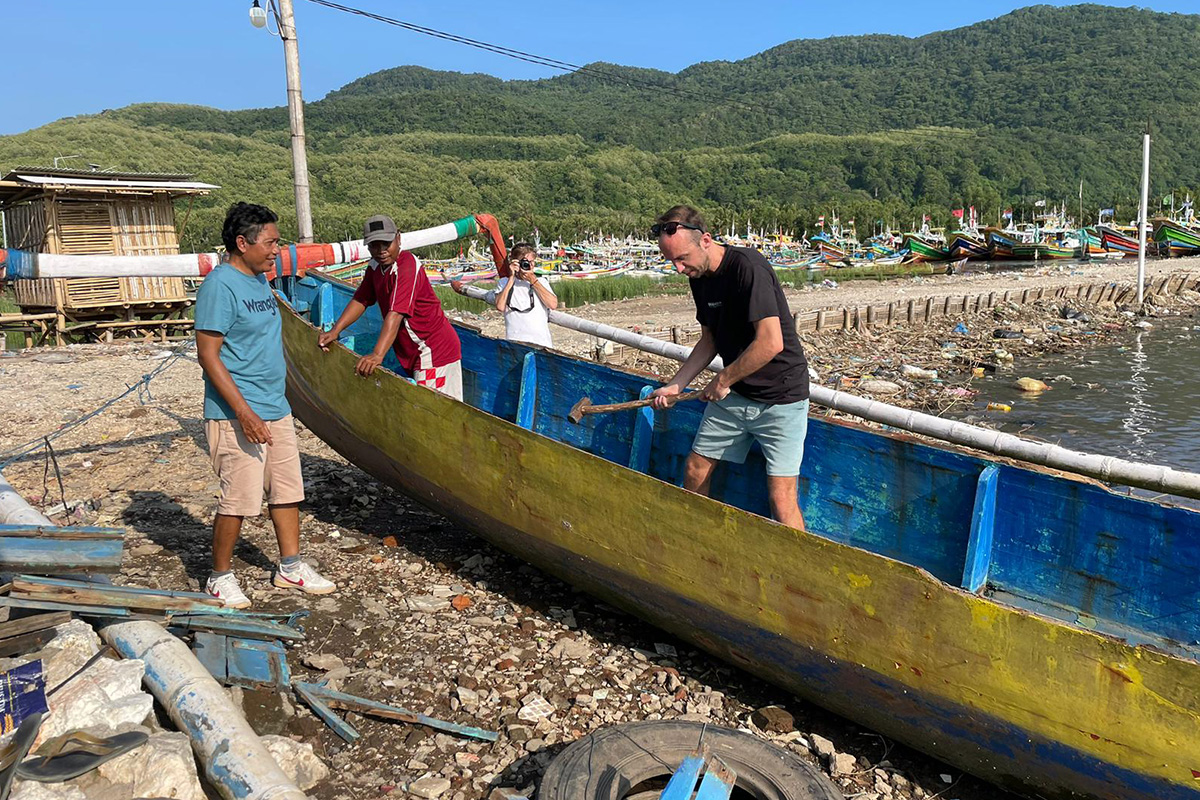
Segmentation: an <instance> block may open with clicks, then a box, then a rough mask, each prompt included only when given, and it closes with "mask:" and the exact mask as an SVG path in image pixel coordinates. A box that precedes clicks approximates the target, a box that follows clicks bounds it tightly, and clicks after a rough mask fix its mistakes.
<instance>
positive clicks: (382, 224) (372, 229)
mask: <svg viewBox="0 0 1200 800" xmlns="http://www.w3.org/2000/svg"><path fill="white" fill-rule="evenodd" d="M399 232H400V231H399V230H397V228H396V223H395V222H394V221H392V218H391V217H389V216H387V215H386V214H376V215H375V216H373V217H370V218H368V219H367V221H366V222H365V223H364V224H363V244H370V243H371V242H390V241H392V240H393V239H395V238H396V234H397V233H399Z"/></svg>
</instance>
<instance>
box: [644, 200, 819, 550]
mask: <svg viewBox="0 0 1200 800" xmlns="http://www.w3.org/2000/svg"><path fill="white" fill-rule="evenodd" d="M650 233H651V235H652V236H654V237H657V239H658V248H659V250H661V251H662V254H663V257H665V258H666V259H667V260H668V261H670V262H671V263H672V264H674V265H675V269H676V270H677V271H678V272H680V273H682V274H684V275H686V276H688V278H689V279H690V283H691V289H692V298H693V300H695V302H696V320H697V321H698V322H699V323H700V341H699V342H697V343H696V346H695V347H694V348H693V349H692V354H691V355H690V356H688V359H687V361H685V362H683V366H682V367H680V368H679V371H678V372H677V373H675V377H674V378H672V379H671V380H670V381H669V382H668V383H667V385H666V386H663V387H662V388H661V389H658V390H656V391H655V392H654V395H653V396H654V398H655V400H654V407H655V408H667V407H668V406H669V405H670V403H671V400H670V398H671V397H672V396H673V395H677V394H679V393H680V392H682V391H683V390H684V388H685V387H687V385H688V384H689V383H691V381H692V380H694V379H695V378H696V376H697V375H699V374H700V373H701V372H702V371H703V370H704V368H705V367H706V366H708V364H709V362H711V361H712V359H713V357H714V356H716V355H720V356H721V359H722V361H724V363H725V368H724V369H722V370H721V371H720V372H719V373H717V376H716V377H715V378H713V379H712V380H711V381H710V382H709V384H708V386H707V387H705V389H704V394H703V395H701V398H702V399H703V400H706V401H708V406H707V407H706V408H705V410H704V419H703V420H701V422H700V427H699V429H698V430H697V431H696V439H695V441H694V442H693V443H692V452H691V453H689V454H688V459H687V466H686V474H685V475H684V482H683V486H684V488H685V489H687V490H689V491H692V492H698V493H700V494H708V490H709V485H710V483H711V480H712V473H713V469H714V468H715V467H716V465H717V462H718V461H732V462H734V463H738V464H740V463H742V462H743V461H745V459H746V453H747V452H748V451H749V449H750V445H751V443H752V442H753V441H755V440H757V441H758V443H759V445H760V446H761V447H762V451H763V455H764V456H765V457H766V461H767V495H768V499H769V500H770V504H771V514H772V515H773V516H774V517H775V519H777V520H779V521H780V522H782V523H784V524H785V525H790V526H792V527H793V528H799V529H800V530H803V529H804V516H803V515H802V514H801V513H800V507H799V504H798V503H797V502H796V490H797V487H796V481H797V477H798V476H799V474H800V462H801V460H802V459H803V457H804V435H805V433H806V431H807V429H808V361H807V359H806V358H805V356H804V348H803V347H801V345H800V338H799V337H798V336H797V335H796V327H795V326H794V325H793V324H792V315H791V312H790V311H789V310H788V305H787V300H786V299H785V298H784V296H783V287H781V286H780V285H779V280H778V279H777V278H776V277H775V271H774V270H773V269H772V268H771V265H770V264H769V263H767V260H766V258H764V257H763V255H762V254H761V253H759V252H758V251H757V250H752V249H749V248H744V247H729V246H726V245H722V244H719V243H717V242H716V241H714V240H713V238H712V234H710V233H709V232H708V228H707V226H706V225H705V224H704V219H703V217H701V216H700V212H698V211H696V209H694V208H692V207H690V206H675V207H674V208H672V209H671V210H669V211H667V212H666V213H665V214H663V215H662V216H661V217H659V218H658V221H657V223H656V224H655V225H654V226H652V227H651V229H650Z"/></svg>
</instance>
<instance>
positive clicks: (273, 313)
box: [196, 264, 292, 420]
mask: <svg viewBox="0 0 1200 800" xmlns="http://www.w3.org/2000/svg"><path fill="white" fill-rule="evenodd" d="M196 330H198V331H212V332H214V333H220V334H222V335H223V336H224V337H225V341H224V343H223V344H222V345H221V361H222V362H223V363H224V364H225V368H226V369H227V370H229V374H230V375H232V376H233V382H234V383H235V384H236V385H237V387H238V391H240V392H241V393H242V397H244V398H246V402H247V403H249V404H250V408H251V409H252V410H253V411H254V413H255V414H258V416H260V417H262V418H263V419H264V420H275V419H283V418H284V417H286V416H287V415H288V414H290V413H292V409H291V406H289V405H288V401H287V397H285V396H284V389H285V387H286V383H287V364H286V363H285V362H284V360H283V338H282V336H281V323H280V320H279V306H278V304H277V303H276V301H275V295H274V294H272V292H271V285H270V284H269V283H267V279H266V276H264V275H256V276H254V277H251V276H249V275H246V274H245V273H243V272H239V271H238V270H237V269H235V268H234V267H232V266H230V265H229V264H220V265H219V266H217V268H216V269H214V270H213V271H212V272H210V273H208V276H207V277H206V278H205V279H204V282H203V283H201V284H200V291H198V292H197V293H196ZM204 418H205V419H234V418H235V415H234V413H233V410H232V409H231V408H230V407H229V404H228V403H226V402H225V400H224V398H222V397H221V395H220V394H219V393H218V392H217V389H216V387H215V386H213V384H212V381H210V380H209V379H208V376H207V375H205V376H204Z"/></svg>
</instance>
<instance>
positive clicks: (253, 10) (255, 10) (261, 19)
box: [250, 0, 267, 28]
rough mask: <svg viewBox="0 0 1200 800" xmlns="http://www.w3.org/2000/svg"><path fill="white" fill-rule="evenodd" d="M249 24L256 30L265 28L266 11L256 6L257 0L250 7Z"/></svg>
mask: <svg viewBox="0 0 1200 800" xmlns="http://www.w3.org/2000/svg"><path fill="white" fill-rule="evenodd" d="M250 24H251V25H253V26H254V27H256V28H265V27H267V10H266V9H265V8H263V7H262V6H260V5H259V4H258V0H254V5H252V6H250Z"/></svg>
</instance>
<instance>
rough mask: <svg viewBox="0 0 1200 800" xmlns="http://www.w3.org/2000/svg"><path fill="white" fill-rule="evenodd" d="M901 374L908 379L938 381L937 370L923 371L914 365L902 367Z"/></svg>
mask: <svg viewBox="0 0 1200 800" xmlns="http://www.w3.org/2000/svg"><path fill="white" fill-rule="evenodd" d="M900 374H901V375H903V376H904V377H906V378H921V379H922V380H929V381H933V380H937V376H938V373H937V370H936V369H922V368H921V367H914V366H913V365H912V364H904V365H903V366H901V367H900Z"/></svg>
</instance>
